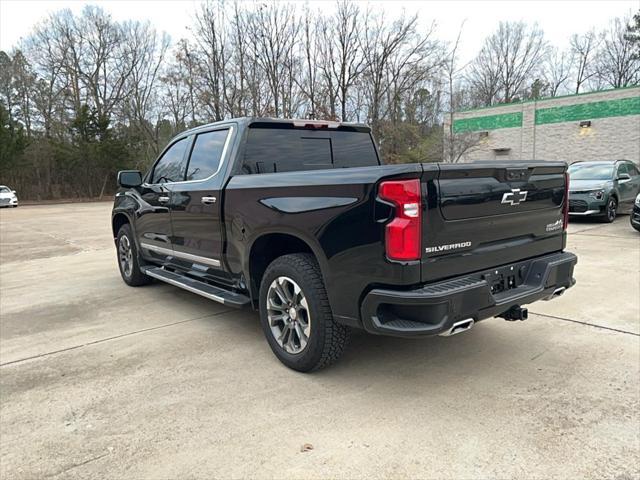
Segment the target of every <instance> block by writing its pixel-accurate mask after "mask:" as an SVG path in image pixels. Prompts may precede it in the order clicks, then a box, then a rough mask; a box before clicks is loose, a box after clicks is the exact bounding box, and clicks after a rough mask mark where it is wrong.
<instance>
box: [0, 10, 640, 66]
mask: <svg viewBox="0 0 640 480" xmlns="http://www.w3.org/2000/svg"><path fill="white" fill-rule="evenodd" d="M199 3H200V2H198V1H196V0H96V1H90V2H88V1H84V0H66V1H60V0H0V50H11V48H12V47H14V46H16V45H17V43H18V42H19V40H20V38H21V37H24V36H26V35H28V34H29V32H30V30H31V28H32V27H33V25H34V24H36V23H37V22H38V21H39V20H41V19H42V18H43V17H46V16H47V15H48V14H49V13H51V12H55V11H57V10H60V9H63V8H71V9H72V10H73V11H74V12H80V11H81V10H82V8H83V7H84V6H85V5H87V4H93V5H99V6H101V7H102V8H104V9H105V10H106V11H108V12H109V13H111V15H112V16H113V18H115V19H116V20H125V19H133V20H149V21H150V22H151V23H152V24H153V25H154V26H155V27H156V29H157V30H159V31H166V32H167V33H169V34H170V35H171V37H172V39H173V40H174V41H176V40H178V39H180V38H182V37H189V36H190V33H189V30H188V29H187V27H188V26H189V24H190V23H191V22H192V17H193V12H194V10H195V8H196V6H197V5H198V4H199ZM294 3H297V4H299V5H300V6H301V7H302V6H303V5H304V3H305V2H303V1H299V2H294ZM306 3H309V5H310V6H311V8H312V9H317V8H322V10H323V11H325V12H326V11H329V10H331V9H333V5H334V2H333V1H332V0H312V1H309V2H306ZM360 3H361V4H362V6H363V7H366V5H367V2H360ZM368 3H369V4H370V6H371V8H372V9H380V10H385V11H386V12H388V14H389V15H397V14H398V13H399V12H400V11H401V10H402V8H404V9H405V10H406V12H407V13H409V14H412V13H414V12H415V13H418V14H419V17H420V22H421V24H423V25H425V26H426V25H429V24H430V23H431V21H433V20H435V21H436V24H437V35H438V37H439V38H441V39H443V40H448V41H454V40H455V37H456V35H457V32H458V29H459V27H460V24H461V23H462V22H463V21H465V20H466V22H465V26H464V31H463V36H462V40H461V45H460V53H461V55H460V56H461V60H462V61H463V62H466V61H469V60H470V59H471V58H473V56H474V55H475V54H476V53H477V51H478V50H479V47H480V44H481V43H482V41H483V39H484V38H485V37H486V36H487V35H489V34H490V33H491V32H492V31H493V30H494V29H495V27H496V25H497V23H498V21H500V20H525V21H527V22H531V23H533V22H538V24H539V25H540V26H541V27H542V29H543V30H544V32H545V35H546V37H547V39H548V40H549V41H550V42H551V43H552V44H554V45H556V46H560V47H565V46H566V45H567V44H568V39H569V37H570V35H571V34H573V33H579V32H583V31H586V30H589V29H590V28H591V27H596V28H598V29H601V28H604V27H605V26H607V25H608V22H609V21H610V19H611V18H613V17H616V16H624V15H627V14H629V13H631V12H634V11H637V10H638V8H639V5H640V2H638V0H597V1H596V0H571V1H567V0H564V1H559V0H557V1H553V0H547V1H543V0H541V1H529V0H527V1H524V0H523V1H515V0H511V1H509V0H503V1H495V0H492V1H479V0H478V1H473V0H458V1H455V0H453V1H443V0H431V1H417V0H416V1H406V0H404V1H392V0H386V1H370V2H368Z"/></svg>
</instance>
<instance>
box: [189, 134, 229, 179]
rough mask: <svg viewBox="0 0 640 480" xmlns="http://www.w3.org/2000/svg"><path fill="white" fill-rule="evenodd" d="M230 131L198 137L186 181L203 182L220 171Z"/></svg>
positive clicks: (192, 151)
mask: <svg viewBox="0 0 640 480" xmlns="http://www.w3.org/2000/svg"><path fill="white" fill-rule="evenodd" d="M228 134H229V130H227V129H225V130H216V131H214V132H207V133H201V134H199V135H197V136H196V140H195V142H194V143H193V149H192V150H191V157H190V159H189V165H188V166H187V176H186V180H202V179H204V178H209V177H210V176H211V175H213V174H214V173H216V172H217V171H218V167H219V166H220V161H221V158H222V151H223V150H224V144H225V142H226V140H227V135H228Z"/></svg>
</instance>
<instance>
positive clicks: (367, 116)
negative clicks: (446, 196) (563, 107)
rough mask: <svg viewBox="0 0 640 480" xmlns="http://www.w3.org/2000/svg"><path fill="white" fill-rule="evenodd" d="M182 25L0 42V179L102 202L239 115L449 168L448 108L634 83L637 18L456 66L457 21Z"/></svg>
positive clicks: (88, 20) (205, 9)
mask: <svg viewBox="0 0 640 480" xmlns="http://www.w3.org/2000/svg"><path fill="white" fill-rule="evenodd" d="M191 33H192V36H191V38H189V39H180V40H178V41H177V42H175V43H172V42H171V40H170V38H169V37H168V36H167V35H166V34H164V33H160V32H157V31H156V30H155V29H154V28H153V26H152V25H150V24H149V23H143V22H138V21H122V22H119V21H115V20H114V19H113V18H112V17H111V16H110V15H109V14H108V13H107V12H106V11H104V10H102V9H100V8H98V7H94V6H87V7H85V8H84V10H83V11H82V12H81V13H80V14H78V15H74V14H73V13H72V12H71V11H70V10H62V11H59V12H57V13H54V14H52V15H50V16H49V17H47V18H45V19H43V20H42V21H41V22H40V23H39V24H37V25H36V26H35V27H34V28H33V30H32V31H31V32H30V33H29V35H28V36H27V37H26V38H25V39H24V40H22V41H21V42H20V43H19V45H18V46H17V47H16V48H14V49H13V50H12V51H10V52H2V51H0V172H1V175H2V178H1V179H0V181H1V182H3V183H6V184H10V185H11V186H12V187H13V188H16V189H17V190H18V191H19V193H20V195H21V197H23V198H33V199H47V198H63V197H98V196H102V195H104V194H109V193H112V192H113V190H114V188H115V172H116V171H117V170H118V169H123V168H139V169H143V170H144V169H146V168H147V167H148V166H149V165H150V163H151V162H152V161H153V160H154V158H156V156H157V155H158V153H159V152H160V150H161V149H162V148H163V147H164V145H166V143H167V141H168V140H169V139H170V138H171V137H172V136H173V135H175V134H176V133H178V132H179V131H182V130H184V129H186V128H189V127H193V126H197V125H200V124H204V123H208V122H212V121H217V120H222V119H225V118H232V117H240V116H258V117H263V116H267V117H298V118H316V119H331V120H342V121H350V122H366V123H368V124H370V125H371V127H372V129H373V132H374V134H375V136H376V138H377V139H378V142H379V144H380V147H381V151H382V154H383V156H384V159H385V161H386V162H391V163H397V162H413V161H456V160H457V159H458V158H459V156H460V154H461V153H460V152H461V150H462V149H464V148H465V147H464V145H465V142H466V140H465V139H464V138H456V136H455V135H452V136H451V137H448V136H447V135H445V134H444V132H443V119H444V116H445V115H447V112H453V111H456V110H459V109H462V108H472V107H478V106H488V105H495V104H499V103H509V102H514V101H518V100H525V99H534V98H539V97H542V96H556V95H562V94H567V93H577V92H585V91H589V90H596V89H603V88H617V87H624V86H629V85H634V84H638V83H639V81H640V12H639V13H637V14H636V15H635V16H634V17H633V18H616V19H612V20H611V23H610V26H609V27H608V28H607V29H605V30H604V31H601V32H596V31H589V32H587V33H583V34H576V35H574V36H573V37H572V38H571V42H570V45H568V46H567V48H566V49H564V50H561V49H559V48H557V47H555V46H552V45H550V44H549V43H548V42H547V40H546V39H545V37H544V33H543V32H542V30H541V29H540V28H539V27H538V26H536V25H529V24H527V23H524V22H503V23H500V24H499V25H498V26H497V28H496V30H495V32H494V33H492V34H491V35H490V36H489V37H488V38H486V39H485V41H484V43H483V44H482V46H481V48H480V51H479V53H478V54H477V56H476V57H475V58H474V59H473V60H472V61H471V62H470V63H468V64H466V65H461V64H460V61H459V58H458V57H459V55H458V50H459V48H458V47H459V45H460V42H461V39H463V38H464V26H461V30H460V34H459V35H458V40H457V41H456V42H455V43H454V44H448V43H446V42H444V41H442V40H441V39H439V38H438V35H437V29H436V24H435V22H432V23H426V22H424V21H419V19H418V16H417V15H413V16H407V15H400V16H393V15H390V14H389V12H381V11H379V10H374V9H372V8H370V7H369V6H367V5H364V4H360V3H356V2H348V1H345V0H340V1H338V3H336V4H335V8H333V9H331V11H330V12H329V13H324V12H321V11H316V10H312V9H310V8H309V7H307V6H301V5H299V4H298V5H296V4H293V3H278V2H273V3H266V4H265V3H248V2H234V3H229V2H224V1H222V0H220V1H208V2H205V3H202V4H201V5H200V6H199V7H198V8H197V10H196V11H195V12H194V22H193V24H192V26H191ZM449 138H451V140H449ZM447 143H448V144H447Z"/></svg>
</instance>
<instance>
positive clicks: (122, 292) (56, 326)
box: [0, 203, 640, 479]
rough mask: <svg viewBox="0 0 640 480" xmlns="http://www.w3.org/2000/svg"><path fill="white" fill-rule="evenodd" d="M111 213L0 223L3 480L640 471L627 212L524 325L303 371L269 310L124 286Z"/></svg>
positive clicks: (359, 347) (388, 347)
mask: <svg viewBox="0 0 640 480" xmlns="http://www.w3.org/2000/svg"><path fill="white" fill-rule="evenodd" d="M109 210H110V204H108V203H94V204H73V205H55V206H33V207H19V208H18V209H11V210H2V211H0V261H1V267H0V314H1V319H0V364H1V366H0V395H1V404H0V476H1V477H2V478H24V479H31V478H43V477H51V478H96V477H106V478H149V479H157V478H178V477H179V478H212V477H215V478H240V477H242V478H246V477H251V478H301V477H305V478H307V477H308V478H327V477H340V478H361V477H367V478H389V477H393V478H416V477H420V478H480V477H511V478H514V477H518V478H543V477H544V478H569V477H582V478H602V477H615V478H636V477H638V476H640V467H639V465H640V413H639V412H640V380H639V378H640V305H639V301H640V299H639V297H640V292H639V288H640V287H639V285H640V235H639V234H637V233H636V232H635V231H634V230H632V229H631V228H630V227H629V223H628V217H626V216H623V217H621V218H620V219H619V220H618V221H616V222H615V223H614V224H612V225H602V224H597V223H592V222H581V223H575V224H574V223H572V224H571V225H570V233H571V235H570V239H569V250H571V251H573V252H575V253H577V254H578V256H579V264H578V267H577V269H576V278H577V280H578V284H577V285H576V287H574V288H573V289H571V290H569V291H568V292H567V293H566V294H565V295H564V296H563V297H561V298H559V299H557V300H554V301H553V302H539V303H537V304H534V305H532V306H531V307H530V311H531V312H534V313H533V314H531V315H530V319H529V320H528V321H526V322H514V323H510V322H504V321H502V320H499V319H494V320H487V321H486V322H483V323H480V324H478V325H477V326H476V327H475V328H474V329H473V330H471V331H470V332H468V333H465V334H461V335H458V336H455V337H450V338H441V337H437V338H430V339H421V340H402V339H394V338H383V337H375V336H368V335H364V334H360V335H356V336H355V337H354V338H353V341H352V343H351V345H350V347H349V348H348V350H347V352H346V354H345V356H344V357H343V359H342V360H341V361H340V362H339V363H338V364H336V365H335V366H333V367H331V368H329V369H327V370H325V371H322V372H318V373H316V374H311V375H304V374H299V373H295V372H293V371H290V370H288V369H286V368H285V367H283V366H282V365H281V364H280V363H279V362H278V361H277V359H276V358H275V357H274V356H273V355H272V353H271V351H270V349H269V347H268V345H267V343H266V340H265V339H264V337H263V335H262V331H261V329H260V326H259V323H258V317H257V314H255V313H252V312H247V311H236V310H229V309H228V308H225V307H223V306H221V305H218V304H216V303H212V302H210V301H208V300H205V299H203V298H200V297H198V296H196V295H193V294H190V293H188V292H184V291H182V290H179V289H177V288H174V287H171V286H169V285H164V284H159V283H155V284H153V285H150V286H148V287H143V288H138V289H132V288H130V287H127V286H126V285H125V284H124V283H123V282H122V281H121V280H120V277H119V273H118V269H117V265H116V256H115V249H114V247H113V243H112V240H111V232H110V229H109ZM307 443H308V444H311V445H313V449H312V450H310V451H307V452H301V451H300V450H301V446H302V445H303V444H307Z"/></svg>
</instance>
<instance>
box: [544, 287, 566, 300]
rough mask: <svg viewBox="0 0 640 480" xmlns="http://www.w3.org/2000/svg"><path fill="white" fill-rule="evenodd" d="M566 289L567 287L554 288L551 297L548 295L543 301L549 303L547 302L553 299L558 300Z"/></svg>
mask: <svg viewBox="0 0 640 480" xmlns="http://www.w3.org/2000/svg"><path fill="white" fill-rule="evenodd" d="M566 289H567V287H560V288H556V289H555V290H554V291H553V293H552V294H551V295H549V296H548V297H545V298H544V300H546V301H549V300H553V299H554V298H558V297H559V296H561V295H562V294H563V293H564V292H565V290H566Z"/></svg>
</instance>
